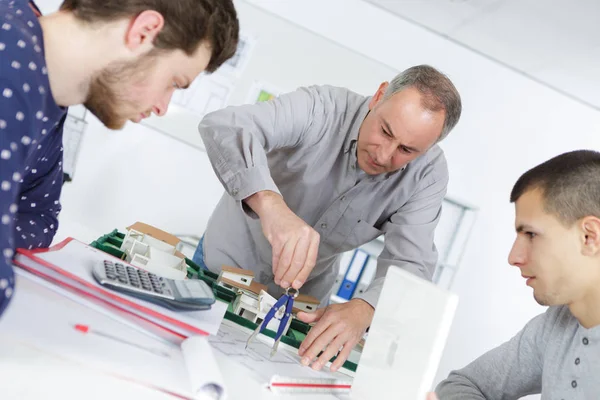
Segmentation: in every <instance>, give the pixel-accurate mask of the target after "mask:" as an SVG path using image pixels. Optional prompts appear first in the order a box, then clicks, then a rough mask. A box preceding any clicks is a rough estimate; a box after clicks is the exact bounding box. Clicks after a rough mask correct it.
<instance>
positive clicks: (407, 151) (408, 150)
mask: <svg viewBox="0 0 600 400" xmlns="http://www.w3.org/2000/svg"><path fill="white" fill-rule="evenodd" d="M400 150H401V151H402V152H403V153H406V154H410V153H412V151H411V150H410V149H409V148H408V147H406V146H400Z"/></svg>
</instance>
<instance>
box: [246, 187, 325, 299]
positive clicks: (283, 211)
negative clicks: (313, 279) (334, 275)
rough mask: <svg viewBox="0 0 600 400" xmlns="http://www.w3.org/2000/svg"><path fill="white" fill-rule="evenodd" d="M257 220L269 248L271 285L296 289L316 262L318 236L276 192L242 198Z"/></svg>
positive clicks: (304, 280) (264, 192)
mask: <svg viewBox="0 0 600 400" xmlns="http://www.w3.org/2000/svg"><path fill="white" fill-rule="evenodd" d="M245 202H246V204H248V206H250V208H252V209H253V210H254V211H255V212H256V214H258V216H259V218H260V222H261V224H262V229H263V233H264V234H265V237H266V238H267V240H268V241H269V243H270V244H271V247H272V249H273V274H274V275H275V283H276V284H278V285H280V286H281V287H283V288H284V289H286V288H288V287H290V286H292V287H293V288H294V289H299V288H300V287H301V286H302V285H303V284H304V282H306V280H307V279H308V275H309V274H310V273H311V271H312V270H313V268H314V267H315V264H316V262H317V253H318V251H319V240H320V236H319V233H318V232H317V231H315V230H314V229H313V228H312V227H311V226H309V225H308V224H307V223H306V222H304V221H303V220H302V219H301V218H299V217H298V216H297V215H296V214H294V213H293V212H292V210H290V209H289V207H288V206H287V205H286V204H285V202H284V201H283V198H282V197H281V196H280V195H278V194H277V193H274V192H270V191H263V192H258V193H255V194H253V195H252V196H250V197H248V198H247V199H245Z"/></svg>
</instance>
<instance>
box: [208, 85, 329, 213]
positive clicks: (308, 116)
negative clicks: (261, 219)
mask: <svg viewBox="0 0 600 400" xmlns="http://www.w3.org/2000/svg"><path fill="white" fill-rule="evenodd" d="M322 114H323V104H322V101H321V99H320V96H319V93H318V91H317V89H316V88H313V87H311V88H301V89H298V90H297V91H295V92H292V93H289V94H285V95H281V96H280V97H278V98H275V99H273V100H270V101H267V102H261V103H258V104H254V105H243V106H238V107H228V108H225V109H223V110H219V111H216V112H213V113H211V114H208V115H207V116H206V117H205V118H204V119H203V120H202V122H201V123H200V125H199V127H198V130H199V132H200V135H201V137H202V140H203V142H204V145H205V147H206V152H207V153H208V157H209V159H210V162H211V164H212V167H213V169H214V171H215V173H216V175H217V177H218V178H219V180H220V181H221V183H222V184H223V187H224V188H225V191H226V192H227V193H228V194H229V195H230V196H231V197H233V198H234V199H235V200H237V201H238V202H240V206H241V201H242V200H244V199H245V198H247V197H249V196H251V195H253V194H255V193H257V192H259V191H264V190H270V191H273V192H276V193H279V194H281V193H280V191H279V189H278V187H277V185H276V184H275V182H274V181H273V178H272V177H271V172H270V170H269V165H268V162H267V154H268V153H269V152H270V151H273V150H276V149H282V148H293V147H296V146H299V145H300V144H302V145H303V146H306V145H310V144H311V143H314V142H315V141H317V140H318V137H317V136H318V134H317V133H315V132H313V131H312V130H311V126H312V125H313V124H314V122H315V119H320V118H322ZM246 211H248V210H246Z"/></svg>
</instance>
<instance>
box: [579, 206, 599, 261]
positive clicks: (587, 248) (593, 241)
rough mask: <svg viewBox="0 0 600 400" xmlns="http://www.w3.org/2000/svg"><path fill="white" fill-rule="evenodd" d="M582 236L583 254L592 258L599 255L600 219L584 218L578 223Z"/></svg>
mask: <svg viewBox="0 0 600 400" xmlns="http://www.w3.org/2000/svg"><path fill="white" fill-rule="evenodd" d="M580 227H581V231H582V235H583V254H584V255H586V256H593V255H598V254H600V218H597V217H594V216H587V217H584V218H583V219H582V220H581V221H580Z"/></svg>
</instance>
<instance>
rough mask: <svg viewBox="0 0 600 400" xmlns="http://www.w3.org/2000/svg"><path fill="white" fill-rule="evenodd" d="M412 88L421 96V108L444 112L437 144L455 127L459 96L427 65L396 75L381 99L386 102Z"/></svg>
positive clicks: (458, 113) (444, 78)
mask: <svg viewBox="0 0 600 400" xmlns="http://www.w3.org/2000/svg"><path fill="white" fill-rule="evenodd" d="M411 87H414V88H416V89H417V90H418V91H419V92H421V94H422V95H423V107H425V108H426V109H427V110H429V111H434V112H435V111H440V110H442V109H443V110H444V111H445V112H446V119H445V120H444V126H443V128H442V133H441V134H440V137H439V138H438V142H439V141H441V140H442V139H444V138H445V137H446V136H448V134H449V133H450V131H451V130H452V129H453V128H454V127H455V126H456V124H457V123H458V120H459V119H460V113H461V112H462V103H461V100H460V94H459V93H458V90H456V87H455V86H454V84H453V83H452V81H450V79H449V78H448V77H447V76H446V75H444V74H442V73H441V72H440V71H438V70H437V69H435V68H433V67H431V66H429V65H417V66H415V67H411V68H409V69H407V70H405V71H403V72H401V73H399V74H398V75H396V77H395V78H394V79H392V81H391V82H390V84H389V86H388V87H387V89H386V91H385V93H384V95H383V99H384V100H386V99H388V98H390V97H392V96H393V95H395V94H396V93H398V92H401V91H402V90H404V89H408V88H411Z"/></svg>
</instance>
